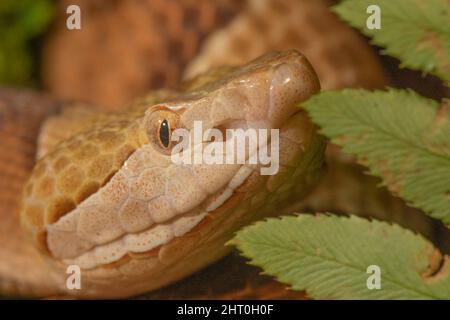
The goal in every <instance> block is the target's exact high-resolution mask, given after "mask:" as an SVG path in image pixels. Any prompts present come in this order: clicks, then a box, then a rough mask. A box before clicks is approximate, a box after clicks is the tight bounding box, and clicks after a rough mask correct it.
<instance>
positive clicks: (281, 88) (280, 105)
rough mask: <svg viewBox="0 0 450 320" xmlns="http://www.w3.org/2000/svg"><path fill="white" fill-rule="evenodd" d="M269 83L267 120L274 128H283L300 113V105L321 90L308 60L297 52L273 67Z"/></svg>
mask: <svg viewBox="0 0 450 320" xmlns="http://www.w3.org/2000/svg"><path fill="white" fill-rule="evenodd" d="M269 81H270V85H269V100H268V101H269V103H268V111H267V119H268V121H269V122H270V124H271V127H272V128H279V127H281V126H282V125H283V124H284V123H285V121H286V120H287V119H288V118H290V117H291V116H292V115H293V114H295V113H296V112H298V110H299V109H298V103H300V102H302V101H305V100H307V99H308V98H309V97H310V96H311V95H313V94H315V93H317V92H318V91H319V90H320V83H319V80H318V78H317V75H316V73H315V71H314V70H313V68H312V67H311V65H310V64H309V62H308V60H307V59H306V58H305V57H304V56H303V55H301V54H299V53H297V52H294V53H293V54H292V57H290V58H289V59H288V60H287V61H285V62H282V63H281V64H279V65H276V66H274V67H273V70H272V74H271V75H270V78H269Z"/></svg>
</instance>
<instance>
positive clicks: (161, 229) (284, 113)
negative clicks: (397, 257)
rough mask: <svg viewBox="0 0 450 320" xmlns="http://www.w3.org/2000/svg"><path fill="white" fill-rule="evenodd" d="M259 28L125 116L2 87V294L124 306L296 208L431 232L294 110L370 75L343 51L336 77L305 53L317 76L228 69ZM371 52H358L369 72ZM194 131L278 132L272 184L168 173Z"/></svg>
mask: <svg viewBox="0 0 450 320" xmlns="http://www.w3.org/2000/svg"><path fill="white" fill-rule="evenodd" d="M299 3H302V4H301V5H304V3H308V4H310V3H311V2H304V3H303V2H299ZM312 7H313V8H315V9H314V10H322V7H320V6H318V7H315V5H312ZM252 19H254V17H253V16H252V15H249V14H246V15H245V14H244V16H243V17H241V18H240V19H238V20H237V22H236V23H234V24H232V25H231V26H230V27H229V28H230V31H229V32H227V33H226V34H223V33H219V34H218V35H216V36H215V37H213V38H212V39H211V40H210V41H209V42H207V43H206V46H205V47H204V49H203V51H202V53H201V55H200V56H199V59H200V60H194V61H193V63H192V65H191V66H189V67H188V72H187V75H188V76H190V77H189V79H187V80H186V81H184V82H183V83H182V84H181V85H180V87H179V88H178V89H170V90H169V89H163V90H156V91H154V92H151V93H149V94H145V95H143V96H142V97H141V98H138V99H136V100H135V101H134V102H133V103H131V104H129V105H127V106H126V107H124V108H121V109H120V111H114V112H106V111H105V110H104V109H102V108H98V107H95V106H92V105H90V104H86V103H80V102H59V101H57V100H54V99H53V98H51V97H49V96H47V95H43V94H36V93H34V92H27V91H20V92H17V91H15V90H8V89H2V90H0V107H1V108H0V112H1V113H0V135H1V137H2V144H1V145H0V147H1V150H0V151H1V152H0V154H1V156H0V162H1V164H2V172H1V173H0V174H1V177H2V179H0V183H1V186H2V190H3V192H2V193H1V194H0V203H1V210H0V217H1V218H2V224H1V225H0V227H1V230H0V231H1V232H0V240H1V241H2V247H1V248H0V261H1V263H0V292H1V293H2V294H7V295H20V296H38V297H46V296H55V295H69V296H73V297H82V298H97V297H101V298H112V297H113V298H116V297H130V296H134V295H137V294H141V293H145V292H150V291H154V290H157V289H159V288H163V287H166V286H167V285H169V284H171V283H174V282H176V281H178V280H180V279H184V278H186V277H188V276H189V275H191V274H193V273H195V272H196V271H198V270H200V269H203V268H204V267H205V266H208V265H210V264H211V263H213V262H214V261H217V260H219V259H220V258H221V257H223V256H225V255H226V254H227V253H228V252H229V251H230V250H231V248H230V247H228V246H225V245H224V244H225V243H226V242H227V241H228V240H229V239H230V238H231V237H232V236H233V234H234V233H235V232H236V231H237V230H239V229H240V228H241V227H243V226H245V225H248V224H250V223H252V222H253V221H256V220H259V219H262V218H264V217H268V216H276V215H279V214H282V213H284V214H288V213H292V212H296V211H299V210H300V211H305V210H308V209H312V210H313V211H325V210H329V209H330V207H331V208H334V209H335V210H336V211H338V212H358V213H361V211H365V212H368V213H370V214H372V215H375V216H376V215H377V214H379V212H382V211H384V210H385V209H386V208H389V212H390V214H391V215H394V216H395V214H396V213H398V217H397V218H398V219H400V220H402V221H404V220H408V222H407V223H409V224H414V225H416V226H419V227H418V228H419V229H420V228H422V230H419V231H421V232H422V233H425V234H427V233H428V234H430V233H431V231H430V229H429V228H430V224H429V221H425V222H424V218H423V217H422V216H421V215H420V213H417V212H414V210H413V209H411V208H407V207H405V206H404V204H402V203H400V202H399V200H398V199H394V198H392V197H389V196H387V195H386V194H384V193H382V192H381V191H377V189H376V188H375V187H374V186H375V185H376V181H375V182H374V181H372V180H370V181H368V180H367V178H362V175H361V172H360V169H359V168H357V167H356V166H355V164H354V163H353V162H354V161H353V159H348V158H346V157H345V156H343V155H342V154H341V153H340V152H339V151H338V150H336V149H335V148H333V146H330V145H328V146H327V144H326V141H325V140H324V138H323V137H322V136H321V135H320V134H319V133H318V130H317V128H316V127H315V126H314V125H313V124H312V123H311V121H310V120H309V118H308V116H307V114H306V113H305V112H304V111H303V110H302V109H301V108H299V105H300V104H301V102H302V101H305V100H307V99H308V98H309V97H310V96H312V95H314V94H317V93H318V92H319V91H320V83H322V84H325V87H326V88H328V89H329V88H332V87H339V85H340V84H342V83H343V82H344V83H345V82H346V81H347V82H348V81H350V82H351V81H354V79H355V78H354V77H355V76H361V74H364V73H361V72H354V71H355V69H354V68H352V66H351V64H352V63H353V60H352V59H351V58H350V57H347V58H346V59H347V60H345V59H344V60H345V61H344V60H342V59H341V58H340V57H342V56H345V55H348V54H349V51H348V50H347V51H346V50H343V51H342V52H336V56H334V58H336V57H338V58H339V59H338V60H339V61H340V62H339V63H341V62H343V61H344V62H345V63H347V66H346V68H344V69H345V73H342V74H341V77H339V74H340V73H339V72H334V71H333V72H334V73H333V72H331V71H330V68H329V67H330V64H333V63H334V64H336V63H338V61H337V60H336V61H334V60H333V59H328V60H327V59H323V60H322V61H328V62H327V63H328V64H326V63H325V64H323V63H322V64H321V63H318V62H317V61H319V60H318V58H317V57H318V56H320V54H317V53H311V54H310V53H309V52H308V57H311V61H312V65H313V66H314V67H313V66H312V65H311V63H310V62H309V61H308V59H307V58H306V57H305V56H304V55H303V54H301V53H299V52H298V51H296V50H286V51H279V52H271V53H267V54H262V52H265V51H270V50H271V49H273V48H271V47H270V46H269V47H263V48H259V49H258V50H256V51H253V52H252V53H251V54H252V55H253V56H254V55H256V54H260V53H261V54H262V55H261V56H260V57H259V58H257V59H255V60H252V61H250V62H244V61H248V60H249V56H246V55H245V54H244V55H240V57H239V58H238V57H237V56H236V55H235V56H234V57H233V56H232V55H228V58H227V59H229V57H230V56H232V60H233V61H232V63H230V64H234V65H236V64H237V65H238V66H222V67H221V66H220V65H224V64H228V62H229V61H226V57H225V56H222V55H220V54H218V53H217V51H216V50H215V48H217V47H220V46H219V45H217V43H218V42H222V43H223V42H225V43H230V42H232V41H234V40H233V39H234V38H235V37H239V36H240V35H241V32H240V31H239V30H242V29H241V28H242V24H245V23H248V24H253V23H254V22H253V20H252ZM334 37H335V36H334ZM215 38H217V39H215ZM343 38H345V39H348V37H347V36H345V37H344V36H343ZM352 41H354V39H353V40H352ZM330 42H331V41H330ZM323 43H324V42H322V44H323ZM341 43H342V42H341ZM277 46H278V45H277ZM333 48H334V47H333ZM324 50H325V49H324ZM330 50H331V49H330ZM330 50H328V49H327V50H326V51H330ZM352 50H353V49H352ZM365 50H366V49H365V48H364V50H359V51H358V52H357V53H359V54H361V52H363V54H362V56H364V55H366V56H365V57H364V58H362V60H364V61H366V62H367V61H368V62H370V63H368V64H363V65H365V66H367V65H369V66H370V65H372V64H373V60H372V58H370V59H369V58H368V55H369V54H368V53H367V52H366V51H365ZM331 51H332V50H331ZM352 52H353V53H352V54H350V55H349V56H355V55H357V53H355V51H352ZM247 53H248V52H247ZM339 55H341V56H339ZM319 62H320V61H319ZM341 67H342V66H341ZM316 70H319V71H320V72H317V73H316ZM332 70H335V71H336V70H338V71H339V70H342V68H340V69H339V68H338V69H332ZM365 70H366V71H367V70H373V68H371V67H368V68H367V69H365ZM318 74H319V76H318ZM374 74H375V75H377V76H373V75H374ZM366 75H367V77H363V78H364V80H355V81H356V82H358V83H362V82H363V81H368V84H364V85H363V86H365V87H370V86H371V85H372V86H374V87H377V86H380V84H381V83H383V80H382V78H383V77H382V76H379V73H377V72H372V73H371V72H370V71H367V74H366ZM371 76H372V77H371ZM319 78H320V81H319ZM327 79H328V80H329V81H330V82H327ZM370 79H372V80H373V82H372V84H369V83H370ZM374 83H375V85H374ZM195 121H201V122H202V123H203V124H204V127H205V128H214V129H218V130H219V131H224V130H226V129H229V128H233V129H249V128H251V129H278V130H279V132H280V134H279V147H280V148H279V170H278V172H277V174H275V175H271V176H264V175H261V174H260V170H259V169H260V166H258V165H256V166H255V165H245V164H244V165H243V164H223V165H220V164H214V165H211V164H209V165H204V164H200V165H196V164H193V165H179V164H178V165H177V164H175V163H173V161H171V157H170V154H171V151H172V150H173V148H174V145H172V143H171V142H170V136H171V135H172V133H173V132H174V130H176V129H178V128H185V129H192V128H193V125H194V122H195ZM209 143H212V142H209ZM325 158H327V162H328V173H326V174H325V175H324V173H323V172H324V163H325ZM317 185H318V186H317ZM380 192H381V193H380ZM302 199H303V201H301V204H300V206H296V207H295V208H293V207H292V203H298V202H299V201H300V200H302ZM405 217H406V218H405ZM391 218H392V217H391ZM394 220H396V218H395V217H394ZM412 220H414V221H412ZM73 265H76V266H78V267H79V268H80V270H81V271H80V272H81V273H80V274H81V277H80V280H81V286H80V287H81V289H78V290H72V289H69V288H68V287H67V283H66V280H67V278H68V273H67V270H68V269H67V268H68V266H73Z"/></svg>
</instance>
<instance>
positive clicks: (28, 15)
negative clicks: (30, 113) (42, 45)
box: [0, 0, 54, 86]
mask: <svg viewBox="0 0 450 320" xmlns="http://www.w3.org/2000/svg"><path fill="white" fill-rule="evenodd" d="M53 13H54V3H53V1H51V0H21V1H17V0H2V1H0V39H2V40H1V41H0V84H1V85H13V86H29V85H33V84H34V82H35V79H34V75H35V70H36V45H35V43H33V41H34V42H35V41H36V39H37V38H38V37H39V36H40V35H41V34H42V33H43V32H44V31H45V30H46V28H47V26H48V24H49V23H50V21H51V19H52V17H53Z"/></svg>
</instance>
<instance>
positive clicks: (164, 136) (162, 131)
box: [159, 119, 170, 148]
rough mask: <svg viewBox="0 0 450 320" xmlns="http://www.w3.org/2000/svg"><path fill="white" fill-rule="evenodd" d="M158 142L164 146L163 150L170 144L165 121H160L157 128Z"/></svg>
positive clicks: (168, 128)
mask: <svg viewBox="0 0 450 320" xmlns="http://www.w3.org/2000/svg"><path fill="white" fill-rule="evenodd" d="M159 142H161V144H162V145H163V146H164V148H168V147H169V144H170V127H169V122H167V119H164V120H163V121H161V125H160V126H159Z"/></svg>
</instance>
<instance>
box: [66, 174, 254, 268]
mask: <svg viewBox="0 0 450 320" xmlns="http://www.w3.org/2000/svg"><path fill="white" fill-rule="evenodd" d="M254 170H255V168H254V167H252V166H248V165H243V166H241V167H240V169H239V170H238V171H237V173H236V174H235V175H234V177H233V178H232V179H231V180H230V182H229V183H228V185H227V186H226V187H225V188H223V189H222V190H221V191H220V192H218V193H217V194H216V195H215V196H213V197H211V198H209V199H208V200H209V201H206V202H205V203H203V204H202V207H203V208H204V209H203V210H201V211H200V210H194V211H192V212H191V213H187V214H184V215H182V216H181V217H176V218H174V219H172V220H171V221H169V222H168V223H161V224H157V225H153V226H152V227H151V228H149V229H147V230H144V231H141V232H138V233H128V234H126V235H123V236H122V237H120V238H119V239H116V240H114V241H111V242H109V243H106V244H102V245H98V246H96V247H94V248H92V249H90V250H89V251H87V252H85V253H83V254H81V255H79V256H78V257H75V258H70V259H63V262H64V263H66V264H72V265H73V264H75V265H78V266H79V267H80V268H82V269H93V268H96V267H99V266H104V265H108V264H112V263H114V262H117V261H118V260H120V259H122V258H124V257H125V256H126V255H128V254H133V253H137V254H145V253H147V252H149V251H152V250H154V249H156V248H158V247H160V246H162V245H164V244H167V243H169V242H170V241H172V240H173V239H175V238H177V237H182V236H183V235H185V234H187V233H188V232H189V231H191V230H192V229H193V228H194V227H196V226H197V225H198V224H199V223H200V222H201V221H202V220H203V219H204V218H205V217H206V216H207V215H209V214H213V213H214V211H216V210H218V209H219V208H221V207H222V206H223V205H224V204H225V202H226V201H227V200H228V199H230V198H231V196H232V195H233V194H235V190H236V189H237V188H239V187H240V186H241V185H242V184H243V183H244V182H245V181H246V180H247V178H248V177H249V176H250V175H251V173H252V172H254Z"/></svg>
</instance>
